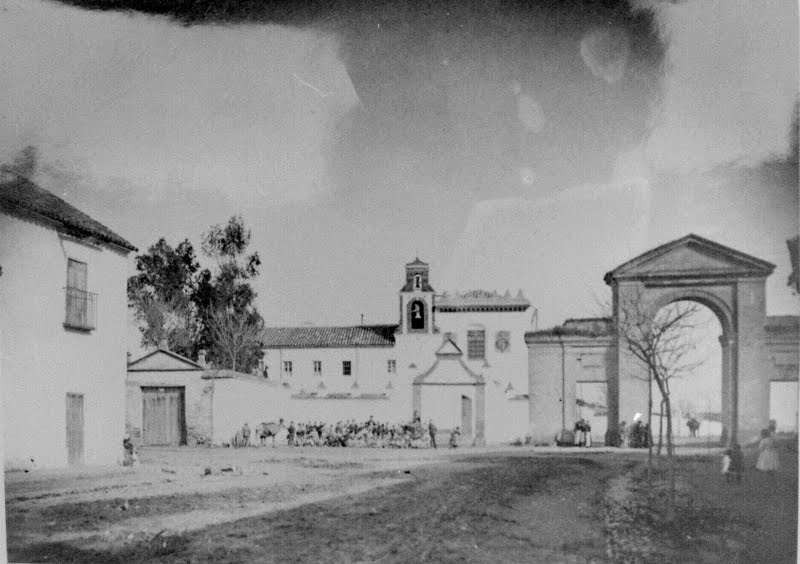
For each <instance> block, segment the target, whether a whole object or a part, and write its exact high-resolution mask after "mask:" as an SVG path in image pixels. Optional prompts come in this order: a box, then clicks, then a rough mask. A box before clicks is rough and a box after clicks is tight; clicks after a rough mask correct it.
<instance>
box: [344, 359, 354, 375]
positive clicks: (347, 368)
mask: <svg viewBox="0 0 800 564" xmlns="http://www.w3.org/2000/svg"><path fill="white" fill-rule="evenodd" d="M352 374H353V365H352V363H351V362H350V361H349V360H343V361H342V376H352Z"/></svg>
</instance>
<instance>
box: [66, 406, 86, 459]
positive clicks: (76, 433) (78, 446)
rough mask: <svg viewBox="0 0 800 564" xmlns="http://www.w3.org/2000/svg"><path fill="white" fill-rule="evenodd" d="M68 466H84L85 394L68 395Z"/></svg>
mask: <svg viewBox="0 0 800 564" xmlns="http://www.w3.org/2000/svg"><path fill="white" fill-rule="evenodd" d="M67 464H69V465H70V466H74V465H76V464H83V394H67Z"/></svg>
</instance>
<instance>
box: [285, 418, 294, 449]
mask: <svg viewBox="0 0 800 564" xmlns="http://www.w3.org/2000/svg"><path fill="white" fill-rule="evenodd" d="M287 431H289V446H294V434H295V431H296V429H295V428H294V421H289V428H288V429H287Z"/></svg>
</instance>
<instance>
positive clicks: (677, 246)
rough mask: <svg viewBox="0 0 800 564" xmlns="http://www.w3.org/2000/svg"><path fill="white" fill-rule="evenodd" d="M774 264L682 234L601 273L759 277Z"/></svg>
mask: <svg viewBox="0 0 800 564" xmlns="http://www.w3.org/2000/svg"><path fill="white" fill-rule="evenodd" d="M773 270H775V265H774V264H772V263H770V262H767V261H765V260H761V259H759V258H756V257H754V256H751V255H748V254H746V253H743V252H741V251H737V250H736V249H732V248H730V247H726V246H725V245H720V244H719V243H716V242H714V241H711V240H710V239H705V238H703V237H700V236H699V235H694V234H690V235H686V236H685V237H681V238H680V239H676V240H675V241H671V242H669V243H666V244H664V245H661V246H659V247H656V248H655V249H652V250H650V251H647V252H646V253H644V254H641V255H639V256H638V257H636V258H634V259H632V260H629V261H628V262H626V263H624V264H621V265H620V266H618V267H617V268H615V269H614V270H612V271H611V272H608V273H607V274H606V276H605V281H606V283H607V284H611V283H612V282H613V281H614V280H639V279H643V280H646V279H653V278H693V279H696V278H763V277H767V276H769V275H770V274H772V271H773Z"/></svg>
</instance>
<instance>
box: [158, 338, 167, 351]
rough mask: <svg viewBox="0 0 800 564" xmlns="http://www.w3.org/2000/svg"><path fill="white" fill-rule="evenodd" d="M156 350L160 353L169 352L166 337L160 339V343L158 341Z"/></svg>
mask: <svg viewBox="0 0 800 564" xmlns="http://www.w3.org/2000/svg"><path fill="white" fill-rule="evenodd" d="M158 348H159V349H161V350H162V351H168V350H169V342H168V341H167V338H166V337H162V338H161V340H160V341H158Z"/></svg>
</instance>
